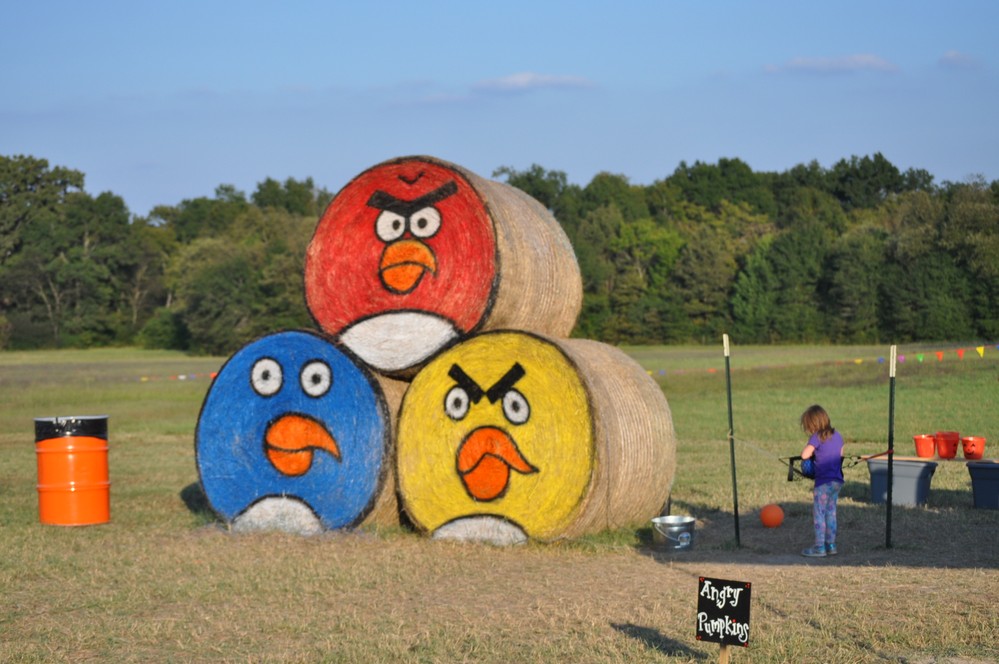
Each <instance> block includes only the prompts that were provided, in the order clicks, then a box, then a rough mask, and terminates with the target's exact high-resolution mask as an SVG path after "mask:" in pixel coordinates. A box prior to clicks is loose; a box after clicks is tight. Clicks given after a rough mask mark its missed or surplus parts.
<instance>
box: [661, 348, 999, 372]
mask: <svg viewBox="0 0 999 664" xmlns="http://www.w3.org/2000/svg"><path fill="white" fill-rule="evenodd" d="M992 345H993V344H988V345H982V346H975V347H974V348H955V349H951V350H935V351H930V352H920V353H912V354H910V355H909V356H908V360H909V361H910V362H911V361H912V360H913V359H915V360H916V362H919V363H920V364H922V363H923V362H924V361H932V360H933V358H936V360H937V362H943V361H944V358H945V357H947V355H948V354H950V353H954V354H956V355H957V359H959V360H963V359H964V356H965V355H967V354H968V353H969V351H974V352H975V353H977V354H978V357H980V358H982V359H984V358H985V351H986V350H992V349H991V348H990V346H992ZM994 346H995V350H997V351H999V344H995V345H994ZM906 359H907V358H906V356H905V355H899V356H898V357H897V360H898V362H899V363H900V364H902V363H905V361H906ZM865 361H869V360H864V359H863V358H856V359H854V360H849V361H845V360H837V361H831V362H819V363H818V364H863V363H864V362H865ZM876 361H877V363H878V364H884V363H885V358H884V356H881V357H878V358H877V360H876ZM647 371H648V374H649V375H650V376H655V375H659V376H665V375H666V374H667V373H672V374H687V373H694V372H700V371H707V372H708V373H711V374H713V373H718V371H719V370H718V369H717V368H715V367H709V368H707V369H673V370H671V371H669V372H667V371H666V370H665V369H659V370H658V371H653V370H651V369H649V370H647Z"/></svg>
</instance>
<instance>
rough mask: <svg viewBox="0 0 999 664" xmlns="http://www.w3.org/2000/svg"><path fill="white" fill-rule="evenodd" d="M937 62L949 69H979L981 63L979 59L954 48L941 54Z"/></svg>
mask: <svg viewBox="0 0 999 664" xmlns="http://www.w3.org/2000/svg"><path fill="white" fill-rule="evenodd" d="M937 63H938V64H939V65H940V66H941V67H947V68H948V69H977V68H978V65H979V62H978V60H977V59H976V58H974V57H973V56H971V55H968V54H967V53H961V52H960V51H954V50H951V51H947V52H946V53H944V54H943V55H941V56H940V59H939V60H938V61H937Z"/></svg>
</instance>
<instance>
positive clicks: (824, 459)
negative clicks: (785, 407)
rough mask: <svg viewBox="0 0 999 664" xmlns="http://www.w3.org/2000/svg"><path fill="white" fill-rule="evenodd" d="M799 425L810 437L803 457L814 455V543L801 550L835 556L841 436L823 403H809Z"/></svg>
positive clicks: (840, 487) (840, 476)
mask: <svg viewBox="0 0 999 664" xmlns="http://www.w3.org/2000/svg"><path fill="white" fill-rule="evenodd" d="M801 428H802V429H803V430H804V431H805V433H807V434H808V435H809V436H810V437H809V439H808V444H807V445H805V449H803V450H802V451H801V458H802V459H810V458H812V457H813V456H814V457H815V459H814V463H815V489H814V491H813V496H814V498H813V503H812V523H813V525H814V526H815V546H812V547H809V548H807V549H805V550H804V551H802V552H801V555H803V556H808V557H810V558H823V557H825V556H834V555H836V500H837V499H838V498H839V490H840V489H842V488H843V437H842V436H841V435H839V432H838V431H836V430H835V429H833V427H832V424H830V423H829V414H828V413H827V412H826V411H825V409H824V408H822V406H818V405H815V406H811V407H809V408H808V410H806V411H805V412H804V413H802V414H801Z"/></svg>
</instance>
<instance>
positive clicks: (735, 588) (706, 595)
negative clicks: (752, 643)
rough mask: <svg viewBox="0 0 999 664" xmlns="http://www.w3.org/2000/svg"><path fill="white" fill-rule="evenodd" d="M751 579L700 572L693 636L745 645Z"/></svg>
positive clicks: (746, 643)
mask: <svg viewBox="0 0 999 664" xmlns="http://www.w3.org/2000/svg"><path fill="white" fill-rule="evenodd" d="M751 586H752V584H751V583H747V582H745V581H726V580H725V579H709V578H707V577H705V576H702V577H700V578H699V579H698V582H697V640H698V641H712V642H714V643H722V644H724V645H729V646H745V647H747V648H748V647H749V595H750V592H751Z"/></svg>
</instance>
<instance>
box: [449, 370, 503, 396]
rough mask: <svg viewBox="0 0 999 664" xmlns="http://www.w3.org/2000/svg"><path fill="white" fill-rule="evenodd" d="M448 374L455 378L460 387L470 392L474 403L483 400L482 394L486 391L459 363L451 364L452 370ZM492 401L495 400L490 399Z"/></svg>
mask: <svg viewBox="0 0 999 664" xmlns="http://www.w3.org/2000/svg"><path fill="white" fill-rule="evenodd" d="M447 375H448V376H450V377H451V378H452V379H454V382H456V383H458V387H460V388H462V389H463V390H465V392H467V393H468V398H469V399H471V400H472V403H479V401H481V400H482V395H483V394H485V392H483V391H482V388H481V387H479V384H478V383H476V382H475V381H474V380H472V379H471V378H470V377H469V375H468V374H467V373H465V372H464V371H463V370H462V368H461V367H459V366H458V365H457V364H452V365H451V370H450V371H448V372H447ZM490 401H493V400H492V399H490Z"/></svg>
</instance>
